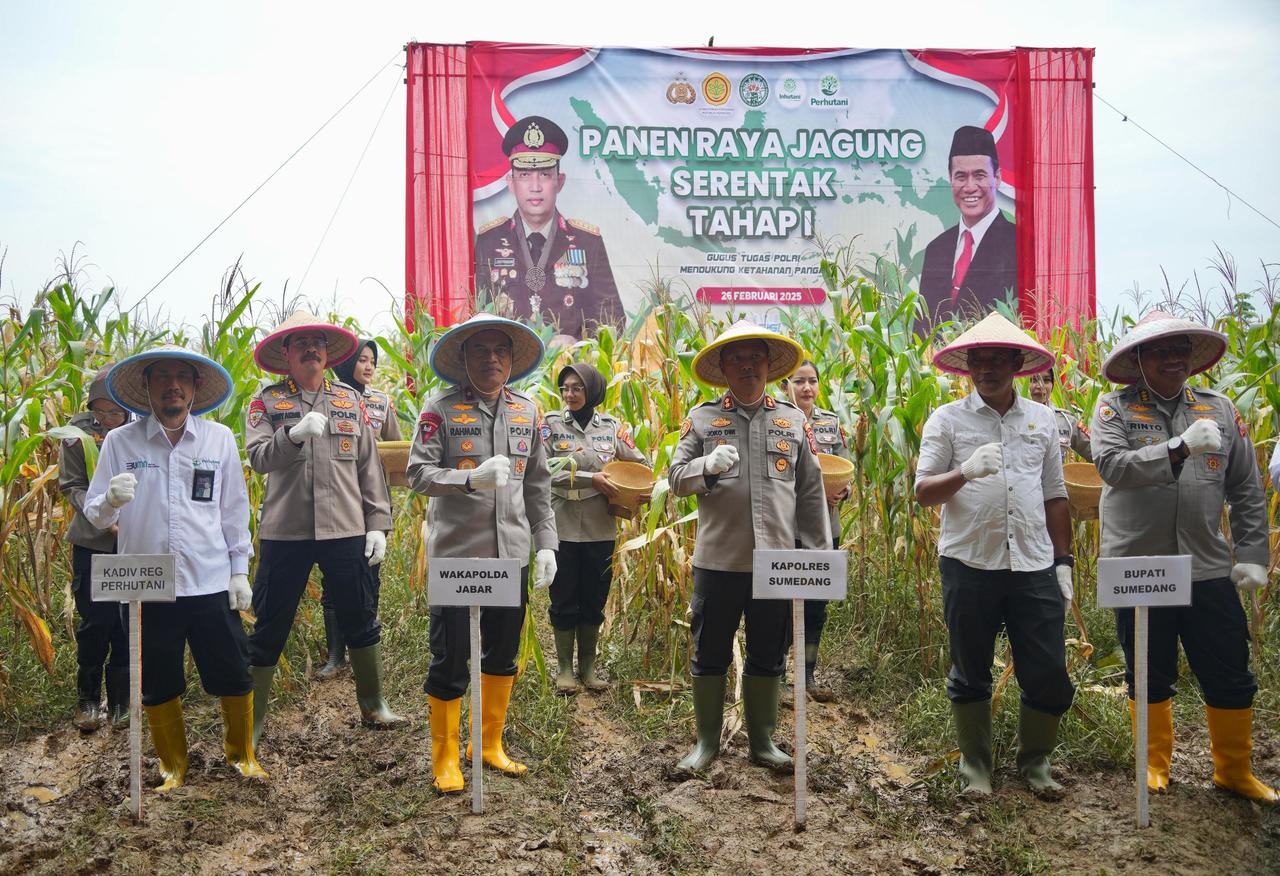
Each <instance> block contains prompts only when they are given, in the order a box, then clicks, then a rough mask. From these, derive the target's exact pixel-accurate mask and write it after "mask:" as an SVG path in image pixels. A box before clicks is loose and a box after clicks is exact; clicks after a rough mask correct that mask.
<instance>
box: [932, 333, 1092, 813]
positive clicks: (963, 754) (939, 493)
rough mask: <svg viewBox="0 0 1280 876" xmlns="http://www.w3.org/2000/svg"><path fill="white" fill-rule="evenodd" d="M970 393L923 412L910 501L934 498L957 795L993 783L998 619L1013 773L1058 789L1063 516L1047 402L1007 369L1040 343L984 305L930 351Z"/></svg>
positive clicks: (1030, 362) (1066, 520) (1066, 535)
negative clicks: (1010, 686) (1052, 765)
mask: <svg viewBox="0 0 1280 876" xmlns="http://www.w3.org/2000/svg"><path fill="white" fill-rule="evenodd" d="M933 362H934V365H935V366H937V367H938V368H941V369H942V370H944V371H949V372H951V373H953V374H964V375H968V376H970V377H971V378H972V380H973V392H971V393H970V394H969V395H968V396H966V397H965V398H963V399H960V400H959V401H953V402H949V403H947V404H945V405H943V406H942V407H940V408H939V409H938V410H936V411H934V412H933V414H931V415H930V417H929V419H928V421H927V422H926V423H925V426H924V434H923V436H922V437H921V441H920V462H919V465H918V466H917V467H916V499H917V500H918V501H919V502H920V504H922V505H925V506H935V505H941V506H942V532H941V534H940V537H939V539H938V555H939V558H938V563H939V566H940V567H941V570H942V606H943V614H944V616H945V618H946V621H947V632H948V638H949V644H950V650H951V661H952V665H951V671H950V673H949V675H948V678H947V696H948V697H949V698H950V700H951V706H952V713H953V715H954V716H955V721H956V731H957V735H958V736H959V743H960V775H961V779H962V781H963V783H964V791H963V792H964V793H966V794H975V795H985V794H990V793H991V774H992V768H993V767H992V759H991V663H992V659H993V657H994V654H995V641H996V636H997V635H998V634H999V632H1000V629H1001V628H1002V627H1003V628H1004V629H1005V630H1006V631H1007V633H1008V636H1009V644H1010V646H1011V647H1012V649H1013V658H1014V672H1015V673H1016V674H1017V676H1018V686H1019V687H1020V688H1021V689H1022V704H1021V711H1020V714H1019V722H1018V755H1017V761H1018V772H1019V773H1021V775H1022V776H1023V778H1025V779H1026V780H1027V783H1028V784H1029V785H1030V786H1031V789H1032V790H1033V791H1034V792H1035V793H1036V794H1037V795H1039V796H1042V797H1045V798H1047V799H1057V798H1059V797H1060V796H1061V794H1062V790H1063V789H1062V786H1061V785H1059V784H1058V783H1057V782H1055V781H1054V780H1053V776H1052V775H1051V773H1050V769H1049V754H1050V752H1052V750H1053V748H1054V745H1055V744H1056V742H1057V734H1058V724H1059V722H1060V721H1061V718H1062V715H1063V713H1065V712H1066V711H1067V709H1068V708H1070V706H1071V700H1072V698H1073V697H1074V695H1075V688H1074V687H1073V686H1072V684H1071V679H1070V678H1069V677H1068V675H1067V669H1066V649H1065V644H1064V641H1063V635H1062V628H1063V623H1064V620H1065V616H1066V610H1067V608H1068V607H1069V606H1070V605H1071V597H1072V575H1071V571H1072V565H1073V560H1072V554H1071V520H1070V517H1069V515H1068V511H1067V499H1066V495H1067V491H1066V487H1065V485H1064V484H1063V480H1062V456H1061V454H1060V452H1059V450H1058V432H1057V427H1056V424H1055V422H1054V415H1053V411H1052V410H1051V409H1050V408H1047V407H1045V406H1044V405H1042V404H1038V403H1036V402H1033V401H1030V400H1029V399H1026V398H1022V397H1021V396H1019V395H1018V394H1017V392H1015V391H1014V389H1013V379H1014V377H1025V376H1028V375H1030V374H1035V373H1038V372H1040V371H1043V370H1044V369H1046V368H1049V367H1051V366H1052V365H1053V357H1052V356H1051V355H1050V354H1049V351H1048V350H1046V349H1045V348H1044V347H1042V346H1040V345H1039V344H1038V343H1036V342H1035V341H1033V340H1032V339H1031V338H1029V337H1028V336H1027V335H1026V334H1025V333H1023V332H1022V331H1021V330H1020V329H1018V328H1017V327H1016V326H1014V325H1013V324H1011V323H1010V322H1009V321H1008V320H1006V319H1005V318H1004V317H1002V316H1000V315H999V314H996V313H993V314H991V315H990V316H988V317H987V318H986V319H985V320H983V321H982V322H980V323H978V324H977V325H976V326H974V327H973V328H971V329H969V331H967V332H965V333H964V334H962V335H961V336H960V337H959V338H957V339H956V340H955V341H953V342H952V343H951V344H950V345H948V346H947V347H945V348H943V349H942V350H941V351H939V352H938V354H937V355H936V356H935V357H934V360H933Z"/></svg>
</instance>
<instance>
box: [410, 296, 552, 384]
mask: <svg viewBox="0 0 1280 876" xmlns="http://www.w3.org/2000/svg"><path fill="white" fill-rule="evenodd" d="M489 330H495V331H500V332H502V333H503V334H504V335H506V336H507V337H509V338H510V339H511V376H510V377H508V378H507V382H508V383H514V382H515V381H517V380H520V379H522V378H525V377H528V376H529V375H530V374H532V373H533V372H534V371H535V370H536V369H537V367H538V366H539V365H541V364H542V355H543V353H544V352H545V348H544V347H543V345H542V338H540V337H538V334H537V332H535V331H534V330H533V329H531V328H529V327H528V326H527V325H525V324H523V323H519V322H516V321H515V320H513V319H506V318H504V317H501V316H495V315H494V314H492V313H477V314H476V315H475V316H473V317H471V318H470V319H468V320H467V321H466V322H461V323H458V324H457V325H455V326H454V327H453V328H451V329H449V330H448V331H447V332H445V333H444V334H443V335H441V336H440V340H438V341H436V343H435V346H433V347H432V348H431V353H430V355H429V356H428V357H427V359H428V362H429V364H430V365H431V370H432V371H434V372H435V373H436V374H438V375H440V379H441V380H446V381H448V382H449V383H454V384H464V383H470V382H471V381H470V380H469V379H468V378H467V362H466V358H465V355H464V351H463V347H464V346H465V345H466V342H467V341H468V340H470V339H471V338H472V336H474V335H477V334H479V333H480V332H483V331H489Z"/></svg>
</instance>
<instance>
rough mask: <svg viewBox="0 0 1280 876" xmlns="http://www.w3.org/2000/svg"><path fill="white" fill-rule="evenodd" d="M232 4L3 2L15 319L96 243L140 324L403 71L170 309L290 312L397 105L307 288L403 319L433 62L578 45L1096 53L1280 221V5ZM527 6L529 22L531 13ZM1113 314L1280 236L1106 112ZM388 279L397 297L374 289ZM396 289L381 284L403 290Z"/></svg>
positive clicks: (1105, 86)
mask: <svg viewBox="0 0 1280 876" xmlns="http://www.w3.org/2000/svg"><path fill="white" fill-rule="evenodd" d="M530 8H531V7H530V5H529V4H528V3H527V2H526V3H515V2H507V0H501V2H493V0H490V2H486V3H447V2H441V0H435V2H432V3H381V4H377V3H369V4H359V5H355V4H351V3H344V4H341V5H339V6H334V7H332V8H331V7H329V6H327V5H325V4H321V3H306V4H293V3H257V2H219V3H209V4H202V5H200V6H199V7H194V6H189V5H188V4H183V3H172V2H166V3H151V2H115V3H109V4H108V3H101V2H98V3H57V4H52V3H46V2H34V0H32V2H25V0H24V2H14V0H6V2H5V3H4V4H3V6H0V252H5V251H6V250H7V255H6V257H5V261H4V268H3V278H2V283H3V288H2V289H0V296H2V297H3V299H4V300H7V301H12V300H13V299H15V298H16V299H17V300H19V301H20V302H23V303H29V302H30V301H31V298H32V295H33V293H34V292H35V291H36V290H38V289H39V288H40V287H41V286H42V285H43V284H44V282H45V281H46V280H47V279H48V278H49V277H50V276H52V275H53V274H54V273H55V269H56V265H57V259H58V254H59V252H60V251H67V252H69V251H70V249H71V247H72V245H73V244H75V243H76V242H77V241H79V242H80V243H81V247H80V249H79V252H80V253H81V254H82V255H83V256H84V257H85V258H86V263H85V264H86V268H87V275H86V279H87V282H88V285H89V286H90V288H94V289H96V288H98V287H101V286H104V285H109V284H113V285H115V286H116V287H117V288H118V289H119V290H120V292H121V295H122V298H123V300H124V302H125V304H126V305H133V304H135V303H137V302H138V301H139V300H140V299H141V298H142V296H143V294H144V293H145V292H146V291H147V290H148V289H150V288H151V287H152V285H154V284H155V283H156V282H157V281H158V280H159V279H160V278H161V277H162V276H163V275H164V274H165V272H166V271H168V270H169V269H170V268H171V267H173V265H174V264H175V263H176V262H177V261H178V260H179V259H180V258H181V257H182V256H183V255H184V254H185V253H186V252H187V251H188V250H189V249H190V248H191V247H192V246H194V245H195V243H196V242H197V241H199V240H200V238H202V237H203V236H204V235H205V234H206V233H208V231H209V230H210V229H211V228H213V226H214V225H216V224H217V222H218V221H219V220H220V219H221V218H222V217H223V216H225V215H226V213H227V212H228V211H230V209H231V208H232V207H234V206H235V205H236V204H237V203H238V202H239V201H240V200H241V199H242V198H243V197H244V196H245V195H246V194H248V192H249V191H250V190H252V189H253V187H254V186H256V185H257V184H258V183H259V182H260V181H261V180H262V179H263V178H264V177H265V176H266V175H267V174H268V173H270V172H271V171H272V170H273V169H274V168H275V167H276V166H277V165H278V164H279V163H280V162H281V161H282V160H283V159H284V158H285V157H286V156H287V155H288V154H289V153H290V152H292V151H293V150H294V149H295V148H297V146H298V145H299V144H300V143H302V141H303V140H305V139H306V137H307V136H309V135H310V134H311V133H312V131H314V130H315V128H316V127H317V126H318V125H319V124H320V122H322V121H323V120H324V119H325V118H326V117H328V116H329V115H330V114H331V113H332V112H333V111H334V110H335V109H336V108H337V107H338V106H339V105H340V104H341V103H342V102H343V101H344V100H346V99H347V98H348V97H349V96H350V95H351V94H352V93H353V92H355V91H356V89H357V88H359V87H360V85H361V84H363V83H364V82H365V81H366V80H367V79H368V78H369V77H370V76H371V75H373V74H374V72H375V71H376V70H378V68H379V67H380V66H382V65H383V64H384V63H385V62H387V61H388V60H390V59H392V58H393V57H394V58H395V59H396V66H395V68H394V69H393V68H388V69H386V70H384V71H383V72H382V74H381V75H380V76H379V77H378V79H377V81H375V82H374V83H373V84H372V85H371V86H370V87H369V88H368V89H366V90H365V91H364V93H363V94H361V96H360V97H359V98H358V99H357V100H356V101H355V102H354V103H352V105H351V106H350V107H348V108H347V110H346V111H345V112H344V113H343V114H342V115H341V116H339V117H338V118H337V119H336V120H335V121H334V123H333V124H332V125H331V126H330V127H329V128H328V129H326V130H325V132H324V133H322V134H321V135H320V137H318V138H317V139H316V140H315V141H314V142H312V143H311V144H310V145H309V146H308V147H307V148H306V149H305V150H304V151H303V152H302V153H301V154H300V155H299V156H298V157H297V158H296V159H295V160H294V161H293V162H292V163H291V164H289V166H288V167H286V168H285V170H284V171H282V172H281V174H280V175H279V176H277V177H276V178H275V179H274V180H273V181H272V182H271V183H270V184H269V185H268V186H267V187H266V188H264V189H263V190H262V191H261V192H260V193H259V194H258V195H257V196H256V197H255V198H254V199H253V200H251V201H250V202H249V204H248V205H246V207H245V208H244V209H243V210H242V211H241V212H240V213H239V214H238V215H237V216H236V217H235V218H234V219H232V220H231V221H230V222H228V223H227V224H226V225H225V226H224V227H223V228H222V229H221V230H220V231H219V232H218V233H217V234H216V235H215V236H214V237H213V238H212V239H210V240H209V242H208V243H206V244H205V245H204V247H203V248H202V249H201V250H200V251H199V252H198V253H197V254H196V255H195V256H193V257H192V258H191V259H190V260H189V261H187V262H186V264H185V265H183V266H182V268H180V269H179V270H178V271H177V272H175V273H174V274H173V276H171V277H169V279H168V280H166V281H165V282H164V284H163V285H161V286H160V288H159V289H157V290H156V291H155V292H154V293H152V295H151V297H150V299H148V304H149V305H151V306H152V307H153V311H152V313H153V314H154V313H155V312H156V311H155V309H154V308H158V309H159V310H160V312H164V313H167V314H170V315H171V316H172V318H174V319H177V320H183V321H188V322H193V323H194V322H198V321H200V319H201V315H202V314H204V313H206V312H207V311H208V308H209V302H210V300H211V299H212V297H213V295H214V294H215V292H216V290H217V287H218V283H219V280H220V278H221V277H222V276H223V274H224V272H225V270H226V268H227V267H228V266H229V265H230V264H232V263H233V262H235V261H236V259H237V258H240V257H241V256H243V265H244V268H245V270H246V272H247V273H248V274H249V276H250V277H251V278H252V279H254V280H259V281H261V282H262V284H263V289H264V290H265V291H266V293H267V294H268V295H272V296H275V297H276V298H279V297H280V296H281V294H282V293H283V291H284V289H285V284H286V281H287V282H288V289H289V291H290V292H291V293H292V292H297V291H299V285H300V282H301V280H302V278H303V274H304V272H305V271H306V269H307V265H308V262H310V260H311V257H312V253H313V252H314V251H315V249H316V246H317V244H318V242H319V240H320V237H321V234H322V233H323V232H324V228H325V225H326V223H327V222H328V220H329V217H330V215H331V213H332V212H333V209H334V206H335V204H336V203H337V201H338V198H339V196H340V195H341V193H342V190H343V188H344V187H345V186H346V184H347V180H348V177H349V176H350V175H351V172H352V170H353V168H354V167H355V164H356V160H357V158H358V156H359V154H360V151H361V150H362V149H363V148H364V146H365V143H366V141H368V139H369V136H370V133H371V132H372V131H373V130H374V126H375V122H376V120H377V118H378V115H379V113H380V112H382V109H383V107H384V105H386V104H387V101H388V99H390V105H389V107H388V109H387V111H386V115H385V117H384V118H383V120H382V123H381V125H380V126H379V127H378V129H377V133H376V136H375V137H374V139H373V141H372V144H371V146H370V148H369V152H368V155H367V156H366V158H365V161H364V164H363V166H362V167H361V169H360V171H359V174H358V175H357V176H356V178H355V182H354V184H353V185H352V187H351V191H350V193H349V194H348V195H347V198H346V200H345V202H344V205H343V207H342V210H341V211H340V212H339V213H338V215H337V219H336V221H335V222H334V225H333V228H332V230H331V231H330V232H329V235H328V238H327V241H326V243H325V245H324V247H323V248H322V249H321V251H320V253H319V256H318V258H317V259H316V260H315V264H314V265H313V266H312V267H311V270H310V274H309V275H308V276H307V279H306V283H305V286H304V287H302V291H304V292H306V293H307V294H308V295H309V296H311V297H312V298H313V299H317V300H320V301H322V302H328V301H330V300H335V299H336V300H337V301H338V302H339V303H340V306H341V307H342V308H344V309H346V310H349V311H350V312H352V313H353V314H354V315H356V316H357V317H358V318H359V319H360V320H361V321H362V322H364V323H365V324H369V323H371V322H374V323H381V322H383V321H384V320H385V319H386V318H387V317H386V313H387V308H388V304H389V301H390V299H389V296H388V294H387V293H386V292H385V291H384V290H383V285H381V284H385V286H386V287H388V288H390V289H400V288H402V286H403V276H404V145H405V140H404V86H403V85H402V84H401V79H402V73H401V71H400V70H399V67H398V65H399V63H400V58H401V57H402V54H401V53H400V50H401V47H402V46H403V44H404V43H405V42H407V41H410V40H419V41H429V42H465V41H467V40H482V39H488V40H511V41H522V42H558V43H567V44H575V45H637V46H650V45H653V46H663V45H701V44H705V42H706V40H707V38H708V37H709V36H712V35H714V36H715V40H716V44H717V45H720V46H743V45H775V46H858V47H893V48H897V47H931V48H948V47H959V48H1004V47H1008V46H1014V45H1043V46H1092V47H1096V49H1097V57H1096V60H1095V67H1094V78H1095V81H1096V85H1097V94H1098V95H1099V96H1101V97H1103V98H1105V99H1106V100H1108V101H1110V102H1111V103H1113V104H1115V105H1116V106H1117V107H1119V108H1120V109H1121V110H1123V111H1124V112H1126V113H1128V114H1130V115H1131V116H1132V118H1133V119H1135V120H1136V121H1138V122H1140V123H1141V124H1142V125H1143V126H1144V127H1146V128H1147V129H1149V130H1150V131H1152V132H1153V133H1155V134H1156V135H1158V136H1159V137H1161V138H1162V139H1164V140H1165V141H1167V142H1168V143H1169V144H1170V145H1172V146H1173V147H1175V148H1176V149H1178V150H1179V151H1180V152H1182V153H1183V154H1184V155H1185V156H1187V157H1188V158H1189V159H1190V160H1191V161H1193V162H1195V163H1196V164H1198V165H1200V166H1201V167H1203V168H1204V169H1205V170H1206V171H1208V172H1209V173H1210V174H1212V175H1213V176H1214V177H1216V178H1217V179H1218V180H1220V181H1221V182H1222V183H1223V184H1225V185H1226V186H1228V187H1229V188H1232V189H1234V190H1235V191H1237V192H1238V193H1239V194H1240V196H1241V197H1243V198H1245V199H1246V200H1248V201H1250V202H1251V203H1253V204H1254V205H1255V206H1257V207H1258V208H1259V209H1260V210H1261V211H1262V212H1263V213H1265V214H1267V215H1268V216H1270V217H1271V218H1272V219H1275V220H1277V221H1280V171H1278V170H1277V160H1276V152H1277V148H1278V147H1277V144H1280V112H1278V111H1277V110H1278V102H1280V101H1278V99H1277V95H1280V59H1278V58H1277V54H1276V45H1277V37H1280V2H1275V0H1256V2H1246V0H1218V2H1214V3H1212V4H1206V3H1204V2H1168V0H1166V2H1133V0H1131V2H1127V3H1108V2H1090V0H1073V2H1070V3H1053V4H1048V3H1045V4H1041V3H1015V2H1009V0H1004V2H1001V3H984V2H976V0H970V2H967V3H955V2H946V3H935V2H919V0H917V2H910V3H897V4H884V3H815V2H804V0H802V2H785V3H761V2H755V0H739V2H734V3H702V4H694V3H689V2H687V0H685V2H679V3H664V2H646V3H643V4H625V3H614V4H609V5H607V6H605V5H601V6H590V5H584V4H577V5H572V4H553V5H548V6H545V7H538V9H539V10H540V11H539V12H538V13H537V14H536V15H531V14H530V13H529V10H530ZM517 10H518V11H517ZM1094 113H1095V115H1094V148H1095V165H1096V169H1095V173H1096V184H1097V196H1096V211H1097V213H1096V219H1097V234H1098V242H1097V257H1098V270H1097V275H1098V302H1099V307H1100V308H1106V309H1111V308H1114V307H1116V306H1118V305H1123V304H1124V302H1125V293H1126V290H1128V289H1130V288H1132V287H1133V286H1134V285H1135V284H1137V285H1139V286H1140V287H1142V288H1143V289H1155V288H1158V287H1160V286H1161V285H1162V284H1163V280H1162V277H1161V268H1162V267H1163V268H1164V270H1165V271H1166V272H1167V273H1168V275H1169V277H1170V278H1171V279H1172V280H1173V282H1174V284H1175V285H1180V284H1181V283H1182V282H1183V281H1185V280H1189V279H1190V278H1191V276H1192V272H1198V273H1199V275H1200V279H1201V281H1202V283H1203V284H1205V285H1213V284H1215V283H1216V282H1217V280H1216V277H1214V276H1213V275H1212V274H1211V273H1210V272H1209V271H1208V270H1206V267H1207V264H1208V259H1209V257H1210V256H1211V255H1212V254H1213V253H1214V244H1215V243H1217V244H1219V245H1221V246H1222V247H1223V248H1224V249H1225V250H1227V251H1228V252H1230V253H1231V254H1232V255H1234V256H1235V258H1236V259H1237V260H1238V262H1239V264H1240V269H1241V274H1242V277H1243V280H1244V283H1243V285H1244V286H1245V287H1246V288H1251V287H1252V286H1254V285H1256V284H1257V283H1258V282H1260V281H1261V278H1262V269H1261V268H1260V266H1259V265H1260V262H1264V261H1265V262H1268V263H1280V228H1277V227H1276V226H1275V225H1273V224H1271V223H1269V222H1268V221H1267V220H1265V219H1263V218H1262V217H1260V216H1258V215H1257V214H1256V213H1254V212H1253V211H1252V210H1250V209H1249V208H1248V207H1246V206H1244V205H1243V204H1241V203H1239V202H1238V201H1234V200H1232V199H1229V198H1228V196H1227V195H1226V193H1225V192H1224V191H1223V190H1222V189H1220V188H1218V187H1217V186H1215V185H1214V184H1213V183H1211V182H1210V181H1209V180H1207V179H1205V178H1204V177H1203V176H1201V175H1199V174H1198V173H1196V172H1195V171H1194V170H1192V169H1191V168H1190V167H1188V166H1187V165H1186V164H1184V163H1183V162H1182V161H1181V160H1179V159H1178V158H1176V157H1175V156H1173V155H1171V154H1170V153H1169V152H1168V151H1166V150H1165V149H1163V148H1162V147H1161V146H1159V145H1158V144H1156V143H1155V142H1153V141H1152V140H1151V139H1150V138H1148V137H1147V136H1146V135H1145V134H1143V133H1142V132H1141V131H1139V130H1138V129H1137V128H1136V127H1134V126H1133V125H1132V124H1126V123H1124V122H1122V121H1121V119H1120V117H1119V116H1117V115H1116V114H1115V113H1114V112H1113V111H1112V110H1110V109H1108V108H1107V107H1106V106H1104V105H1102V104H1100V103H1097V102H1095V107H1094ZM370 278H375V279H370ZM377 281H380V283H379V282H377Z"/></svg>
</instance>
